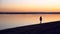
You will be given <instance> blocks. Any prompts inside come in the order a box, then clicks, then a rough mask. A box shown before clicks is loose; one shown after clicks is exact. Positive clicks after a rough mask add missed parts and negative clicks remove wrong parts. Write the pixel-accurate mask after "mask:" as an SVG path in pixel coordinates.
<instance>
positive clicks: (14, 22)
mask: <svg viewBox="0 0 60 34" xmlns="http://www.w3.org/2000/svg"><path fill="white" fill-rule="evenodd" d="M40 16H42V17H43V23H46V22H52V21H60V14H0V30H1V29H6V28H13V27H19V26H25V25H32V24H39V23H40V21H39V18H40Z"/></svg>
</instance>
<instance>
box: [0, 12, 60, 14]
mask: <svg viewBox="0 0 60 34" xmlns="http://www.w3.org/2000/svg"><path fill="white" fill-rule="evenodd" d="M0 14H60V12H0Z"/></svg>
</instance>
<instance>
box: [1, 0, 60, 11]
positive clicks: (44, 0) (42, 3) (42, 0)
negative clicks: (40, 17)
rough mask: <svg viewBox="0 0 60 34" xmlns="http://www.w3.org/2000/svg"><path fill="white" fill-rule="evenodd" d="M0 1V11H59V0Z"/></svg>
mask: <svg viewBox="0 0 60 34" xmlns="http://www.w3.org/2000/svg"><path fill="white" fill-rule="evenodd" d="M0 1H1V2H0V12H41V11H42V12H60V0H0Z"/></svg>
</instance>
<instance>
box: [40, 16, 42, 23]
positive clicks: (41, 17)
mask: <svg viewBox="0 0 60 34" xmlns="http://www.w3.org/2000/svg"><path fill="white" fill-rule="evenodd" d="M41 23H42V16H40V24H41Z"/></svg>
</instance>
